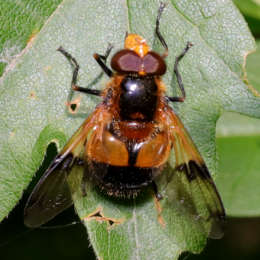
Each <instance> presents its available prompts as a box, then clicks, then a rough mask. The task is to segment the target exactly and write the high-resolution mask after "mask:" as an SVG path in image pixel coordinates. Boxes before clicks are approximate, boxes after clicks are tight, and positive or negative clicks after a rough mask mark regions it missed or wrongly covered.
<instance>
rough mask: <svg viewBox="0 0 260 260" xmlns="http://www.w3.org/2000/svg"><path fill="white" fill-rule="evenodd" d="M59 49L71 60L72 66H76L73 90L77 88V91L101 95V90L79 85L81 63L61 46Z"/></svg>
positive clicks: (72, 83)
mask: <svg viewBox="0 0 260 260" xmlns="http://www.w3.org/2000/svg"><path fill="white" fill-rule="evenodd" d="M57 50H58V51H59V52H61V53H62V54H63V55H64V56H65V57H66V58H67V59H68V60H69V62H70V63H71V64H72V66H73V67H74V70H73V76H72V80H71V88H72V89H73V90H75V91H80V92H84V93H86V94H90V95H95V96H100V94H101V91H100V90H96V89H90V88H83V87H79V86H77V79H78V72H79V64H78V62H77V61H76V59H75V58H74V57H72V56H71V55H70V54H69V53H68V52H67V51H65V50H64V49H63V48H62V47H61V46H60V47H59V48H58V49H57Z"/></svg>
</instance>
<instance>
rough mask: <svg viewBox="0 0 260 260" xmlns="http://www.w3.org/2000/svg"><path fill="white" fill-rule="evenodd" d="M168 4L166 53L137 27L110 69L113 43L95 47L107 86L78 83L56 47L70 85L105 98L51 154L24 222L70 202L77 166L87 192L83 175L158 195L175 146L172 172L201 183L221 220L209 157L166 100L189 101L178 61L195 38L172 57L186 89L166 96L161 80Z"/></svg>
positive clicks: (123, 190)
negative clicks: (71, 177) (151, 44)
mask: <svg viewBox="0 0 260 260" xmlns="http://www.w3.org/2000/svg"><path fill="white" fill-rule="evenodd" d="M164 6H165V5H164V4H161V5H160V8H159V11H158V15H157V19H156V28H155V35H156V36H157V37H158V39H159V41H160V43H161V44H162V46H163V48H164V53H163V54H158V53H156V52H154V51H152V50H150V47H149V46H148V44H147V43H146V41H145V39H144V38H142V37H141V36H140V35H137V34H127V35H126V37H125V45H124V49H122V50H120V51H118V52H116V53H115V54H114V56H113V57H112V59H111V67H112V70H111V69H110V68H109V67H108V66H107V65H106V59H107V57H108V55H109V53H110V51H111V48H112V47H111V46H109V48H108V49H107V52H106V54H105V55H104V56H103V55H99V54H94V58H95V59H96V61H97V63H98V64H99V65H100V67H101V68H102V70H103V71H104V73H105V74H106V75H107V76H108V77H109V78H110V81H109V82H108V84H107V86H106V88H105V89H104V90H103V91H99V90H94V89H90V88H84V87H80V86H78V85H77V77H78V71H79V65H78V63H77V61H76V59H75V58H74V57H72V56H71V55H70V54H69V53H68V52H67V51H65V50H64V49H63V48H62V47H60V48H59V49H58V51H59V52H61V53H62V54H63V55H64V56H65V57H66V58H67V59H68V61H69V62H70V63H71V64H72V65H73V66H74V71H73V76H72V82H71V87H72V90H74V91H80V92H83V93H86V94H90V95H96V96H100V97H101V98H102V102H101V103H100V104H98V105H97V107H96V108H95V110H94V112H93V113H92V114H91V115H90V116H89V117H88V118H87V119H86V120H85V121H84V122H83V124H82V125H81V126H80V128H79V129H78V130H77V131H76V133H75V134H74V135H73V136H72V137H71V139H70V140H69V141H68V143H67V144H66V145H65V147H64V148H63V149H62V151H61V152H60V153H59V154H58V155H57V156H56V157H55V158H54V160H53V161H52V163H51V164H50V166H49V168H48V169H47V170H46V172H45V173H44V175H43V176H42V177H41V179H40V181H39V182H38V184H37V185H36V187H35V188H34V190H33V192H32V194H31V195H30V197H29V199H28V201H27V204H26V207H25V224H26V225H27V226H30V227H38V226H40V225H42V224H44V223H46V222H47V221H49V220H50V219H52V218H53V217H55V216H56V215H57V214H59V213H60V212H61V211H63V210H65V209H66V208H68V207H69V206H71V205H72V199H71V194H70V190H69V186H68V183H67V176H68V175H69V173H70V172H71V170H72V168H73V167H74V166H76V165H77V166H78V165H82V166H83V167H84V169H85V171H84V176H83V180H82V193H83V195H87V191H86V190H85V184H86V181H88V180H91V181H92V182H93V183H94V185H96V186H98V187H99V188H100V189H101V190H103V191H105V192H106V193H107V194H108V195H111V196H116V197H127V198H133V197H135V196H137V195H138V194H139V193H140V192H141V191H142V190H143V188H144V187H147V186H150V187H151V188H152V189H153V191H154V194H155V197H156V198H157V200H158V201H159V200H160V199H162V196H161V194H160V193H159V191H158V188H157V184H156V179H157V177H158V176H160V175H161V174H162V172H163V169H164V168H165V166H166V165H167V162H168V160H169V159H170V157H171V154H170V152H171V150H172V149H174V152H175V164H176V165H175V169H173V170H172V172H178V173H179V174H180V175H181V176H182V178H184V179H185V180H186V182H187V184H188V185H189V184H190V185H196V188H197V191H196V192H199V193H201V194H200V195H201V196H200V197H201V198H204V201H203V202H202V203H203V205H204V206H205V209H206V210H207V211H208V213H209V216H210V217H211V218H212V219H213V220H215V221H218V220H221V219H224V217H225V211H224V207H223V204H222V201H221V198H220V195H219V193H218V191H217V189H216V186H215V184H214V182H213V180H212V178H211V176H210V173H209V171H208V169H207V167H206V165H205V162H204V160H203V158H202V157H201V155H200V153H199V151H198V150H197V148H196V146H195V144H194V143H193V141H192V139H191V137H190V136H189V134H188V132H187V130H186V129H185V127H184V125H183V124H182V122H181V120H180V119H179V117H178V116H177V115H176V114H175V112H174V111H173V109H172V108H171V107H170V106H169V102H183V101H184V100H185V90H184V86H183V83H182V78H181V75H180V73H179V70H178V65H179V62H180V61H181V59H182V58H183V57H184V56H185V54H186V53H187V52H188V50H189V49H190V48H191V46H192V44H191V43H190V42H188V43H187V45H186V47H185V48H184V50H183V51H182V53H181V54H180V55H179V56H177V58H176V61H175V64H174V73H175V75H176V78H177V83H178V86H179V88H180V91H181V93H182V95H181V96H176V97H169V96H167V95H166V93H165V86H164V84H163V82H162V79H161V77H162V76H163V75H164V74H165V72H166V63H165V60H164V59H165V58H166V57H167V55H168V46H167V44H166V42H165V40H164V38H163V36H162V34H161V33H160V30H159V24H160V23H159V21H160V17H161V14H162V11H163V9H164ZM86 175H87V176H86Z"/></svg>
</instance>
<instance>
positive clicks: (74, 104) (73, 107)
mask: <svg viewBox="0 0 260 260" xmlns="http://www.w3.org/2000/svg"><path fill="white" fill-rule="evenodd" d="M80 100H81V97H80V96H79V97H77V98H76V99H75V100H73V101H71V102H67V104H66V106H67V107H68V110H69V112H70V113H71V114H76V113H77V112H78V110H79V106H80Z"/></svg>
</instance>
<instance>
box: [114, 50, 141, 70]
mask: <svg viewBox="0 0 260 260" xmlns="http://www.w3.org/2000/svg"><path fill="white" fill-rule="evenodd" d="M141 65H142V60H141V58H140V57H139V56H138V55H137V54H136V53H135V52H134V51H131V50H121V51H119V52H117V53H116V54H115V55H114V56H113V58H112V60H111V67H112V69H114V70H115V71H117V72H124V73H125V72H136V73H138V71H139V70H140V69H141Z"/></svg>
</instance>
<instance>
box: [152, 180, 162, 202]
mask: <svg viewBox="0 0 260 260" xmlns="http://www.w3.org/2000/svg"><path fill="white" fill-rule="evenodd" d="M152 188H153V191H154V194H155V197H156V199H157V200H161V199H163V196H162V194H161V193H159V191H158V188H157V185H156V183H155V181H152Z"/></svg>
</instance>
